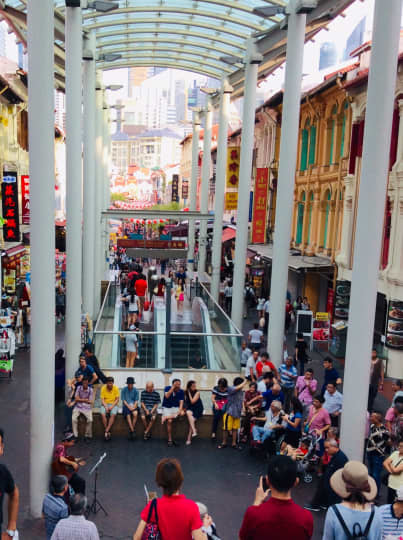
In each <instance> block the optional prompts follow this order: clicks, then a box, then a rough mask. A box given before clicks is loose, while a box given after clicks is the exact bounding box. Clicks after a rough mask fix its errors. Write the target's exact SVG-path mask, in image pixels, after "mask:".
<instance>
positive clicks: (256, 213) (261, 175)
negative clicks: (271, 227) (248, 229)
mask: <svg viewBox="0 0 403 540" xmlns="http://www.w3.org/2000/svg"><path fill="white" fill-rule="evenodd" d="M268 189H269V169H268V168H267V167H264V168H257V169H256V182H255V195H254V202H253V221H252V244H264V243H265V241H266V214H267V193H268Z"/></svg>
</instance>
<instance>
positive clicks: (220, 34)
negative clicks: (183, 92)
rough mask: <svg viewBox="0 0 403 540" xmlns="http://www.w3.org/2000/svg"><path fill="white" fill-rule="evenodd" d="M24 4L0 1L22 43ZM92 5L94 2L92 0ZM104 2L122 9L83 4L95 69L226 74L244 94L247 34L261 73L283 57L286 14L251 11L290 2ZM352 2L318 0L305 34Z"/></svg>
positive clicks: (59, 63)
mask: <svg viewBox="0 0 403 540" xmlns="http://www.w3.org/2000/svg"><path fill="white" fill-rule="evenodd" d="M28 1H29V0H2V2H0V14H1V15H3V17H4V18H5V19H6V20H7V21H8V22H9V24H10V25H11V27H12V29H13V30H14V31H15V32H16V34H17V35H18V37H19V38H20V39H21V41H22V42H23V43H26V8H27V2H28ZM44 1H45V0H44ZM91 2H92V4H93V5H94V4H96V2H94V0H91ZM91 2H90V3H91ZM109 2H110V3H114V4H118V6H119V8H118V9H114V10H112V11H107V12H101V11H96V10H95V9H93V8H92V9H83V27H84V28H85V30H86V31H90V30H92V31H94V32H95V35H96V42H97V49H98V62H97V66H98V68H99V69H102V70H108V69H115V68H119V67H132V66H163V67H174V68H179V69H184V70H188V71H193V72H196V73H201V74H205V75H208V76H209V77H212V78H215V79H221V78H223V77H225V76H227V77H229V78H230V82H231V84H232V85H233V86H234V88H235V92H237V91H239V92H241V91H242V86H243V83H242V81H243V75H242V73H243V65H242V59H243V57H244V55H245V50H246V41H247V39H248V38H250V37H254V38H256V40H257V44H258V48H259V50H260V52H261V53H262V54H263V62H262V64H261V65H260V67H259V75H260V77H263V76H267V74H268V73H270V72H271V71H273V69H275V68H276V67H277V66H278V65H280V64H281V63H282V62H283V61H284V58H285V43H286V41H285V40H286V29H285V26H286V25H282V24H281V23H282V21H283V20H284V18H285V14H284V13H281V11H282V10H281V9H277V10H275V11H278V13H275V14H272V15H271V16H270V14H269V13H266V14H264V15H263V14H262V13H261V12H258V13H256V12H255V11H254V9H255V8H264V7H266V8H267V7H273V8H286V7H287V4H288V0H106V1H105V0H104V2H103V3H104V4H107V3H109ZM352 2H353V0H338V2H335V1H334V0H318V1H317V4H318V6H317V8H315V9H314V10H313V12H312V13H310V15H309V16H308V23H307V39H309V38H311V37H313V35H314V34H315V33H316V32H318V31H319V30H320V29H321V28H323V26H325V25H326V24H327V22H329V20H330V19H331V18H333V17H334V16H336V15H337V14H338V13H340V12H341V11H343V10H344V9H345V8H346V7H347V6H348V5H349V4H351V3H352ZM2 3H4V6H2ZM85 3H86V2H83V1H82V4H85ZM54 4H55V63H56V65H55V75H56V79H57V80H58V81H59V82H60V84H61V85H63V83H64V11H65V0H55V2H54ZM105 55H106V56H105ZM111 55H112V56H111ZM228 56H231V57H235V58H232V63H231V65H230V64H228V62H225V61H224V60H223V57H228ZM112 58H113V60H112ZM237 60H238V61H237Z"/></svg>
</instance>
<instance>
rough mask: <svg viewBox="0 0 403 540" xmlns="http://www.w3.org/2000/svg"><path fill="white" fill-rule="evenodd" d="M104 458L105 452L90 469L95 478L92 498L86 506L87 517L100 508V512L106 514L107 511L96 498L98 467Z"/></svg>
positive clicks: (95, 513)
mask: <svg viewBox="0 0 403 540" xmlns="http://www.w3.org/2000/svg"><path fill="white" fill-rule="evenodd" d="M105 458H106V452H105V453H104V454H103V455H102V456H101V457H100V458H99V460H98V461H97V463H95V465H94V466H93V468H92V469H91V470H90V473H89V474H90V475H91V474H93V473H94V472H95V480H94V498H93V500H92V503H91V504H90V505H89V506H88V507H87V512H86V514H87V518H88V516H89V515H90V514H94V515H97V513H98V512H99V511H100V510H102V512H103V513H104V514H105V516H107V515H108V512H107V511H106V510H105V508H104V507H103V506H102V504H101V503H100V501H99V499H98V493H97V482H98V469H99V466H100V465H101V463H102V462H103V460H104V459H105Z"/></svg>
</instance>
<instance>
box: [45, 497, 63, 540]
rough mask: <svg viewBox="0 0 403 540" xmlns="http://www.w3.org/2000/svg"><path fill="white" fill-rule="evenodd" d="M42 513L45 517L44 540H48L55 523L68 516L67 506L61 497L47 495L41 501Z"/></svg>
mask: <svg viewBox="0 0 403 540" xmlns="http://www.w3.org/2000/svg"><path fill="white" fill-rule="evenodd" d="M42 513H43V515H44V516H45V529H46V540H50V538H51V536H52V534H53V531H54V530H55V528H56V525H57V523H58V522H59V521H60V520H61V519H63V518H66V517H68V515H69V512H68V509H67V504H66V503H65V502H64V499H63V498H62V497H59V496H58V495H52V494H51V493H47V494H46V495H45V498H44V499H43V503H42Z"/></svg>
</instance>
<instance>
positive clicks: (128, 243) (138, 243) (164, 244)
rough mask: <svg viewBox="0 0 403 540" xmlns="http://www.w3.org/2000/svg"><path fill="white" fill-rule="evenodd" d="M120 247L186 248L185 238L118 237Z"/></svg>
mask: <svg viewBox="0 0 403 540" xmlns="http://www.w3.org/2000/svg"><path fill="white" fill-rule="evenodd" d="M117 243H118V247H124V248H150V249H153V248H154V249H186V242H185V241H184V240H129V239H127V240H126V239H125V238H119V239H118V242H117Z"/></svg>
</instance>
